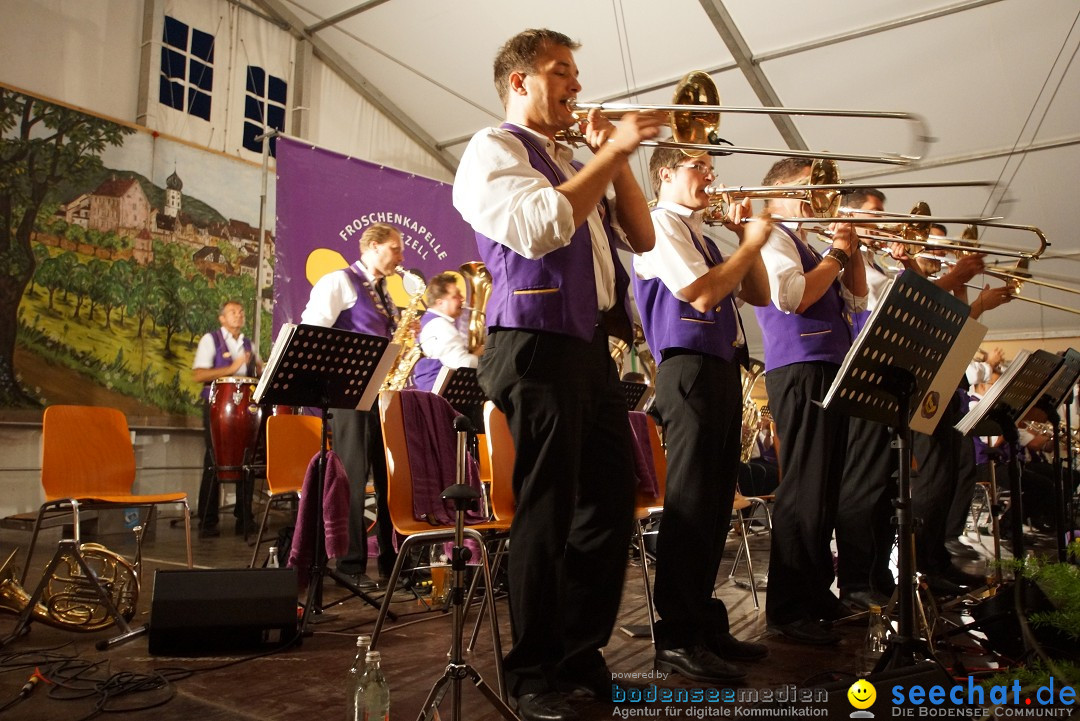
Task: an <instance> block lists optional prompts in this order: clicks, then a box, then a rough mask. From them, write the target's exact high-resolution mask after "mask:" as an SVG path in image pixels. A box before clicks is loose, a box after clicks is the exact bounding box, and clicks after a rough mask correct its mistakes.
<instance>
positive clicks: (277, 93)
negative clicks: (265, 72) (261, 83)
mask: <svg viewBox="0 0 1080 721" xmlns="http://www.w3.org/2000/svg"><path fill="white" fill-rule="evenodd" d="M287 89H288V85H287V84H286V83H285V81H284V80H282V79H281V78H275V77H274V76H273V75H271V76H270V87H269V88H268V89H267V91H266V97H267V98H269V99H270V100H273V101H274V102H275V103H280V104H282V105H285V96H286V95H287V92H286V91H287Z"/></svg>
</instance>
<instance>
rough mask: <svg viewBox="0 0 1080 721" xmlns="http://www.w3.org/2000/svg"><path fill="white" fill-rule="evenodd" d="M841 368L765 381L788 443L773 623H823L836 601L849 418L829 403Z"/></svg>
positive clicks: (784, 445) (793, 372)
mask: <svg viewBox="0 0 1080 721" xmlns="http://www.w3.org/2000/svg"><path fill="white" fill-rule="evenodd" d="M837 370H839V366H837V365H836V364H833V363H794V364H792V365H787V366H783V367H782V368H775V369H773V370H771V371H769V372H768V373H766V374H765V389H766V390H767V391H768V394H769V406H770V407H771V408H772V411H773V418H774V419H775V420H776V433H777V435H778V436H779V438H780V473H781V477H780V485H779V486H778V487H777V489H776V502H775V504H774V505H773V512H772V520H773V528H772V547H771V551H770V558H769V593H768V598H767V600H766V605H765V614H766V617H767V618H768V620H769V621H770V622H771V623H791V622H792V621H796V620H798V619H800V618H809V619H818V618H821V617H822V615H823V614H824V613H825V612H826V611H828V610H831V609H832V608H833V607H834V606H835V603H836V597H835V596H834V595H833V594H832V591H830V590H829V587H830V586H831V585H832V581H833V577H834V575H835V574H834V572H833V561H832V550H831V549H830V546H829V544H830V541H831V539H832V534H833V528H834V527H835V525H836V506H837V502H838V500H839V496H840V481H841V478H842V476H843V472H844V456H845V453H846V451H847V416H844V415H842V414H840V413H837V412H835V411H825V410H824V409H823V408H821V406H819V405H816V404H815V403H814V401H821V400H822V399H824V398H825V393H826V392H827V391H828V390H829V385H830V384H831V383H832V380H833V377H834V376H835V375H836V372H837Z"/></svg>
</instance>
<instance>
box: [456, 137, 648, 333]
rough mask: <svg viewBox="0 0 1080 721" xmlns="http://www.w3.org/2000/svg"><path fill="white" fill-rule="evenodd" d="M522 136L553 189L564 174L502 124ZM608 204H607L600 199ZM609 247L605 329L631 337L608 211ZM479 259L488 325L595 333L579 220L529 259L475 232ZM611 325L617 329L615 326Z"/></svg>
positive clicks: (587, 255)
mask: <svg viewBox="0 0 1080 721" xmlns="http://www.w3.org/2000/svg"><path fill="white" fill-rule="evenodd" d="M502 128H503V129H504V130H508V131H510V132H511V133H513V134H514V135H516V136H517V137H518V138H520V139H521V142H522V144H523V145H524V146H525V149H526V150H527V151H528V153H529V164H530V165H532V167H533V168H534V169H536V170H537V171H538V172H540V173H541V174H543V175H544V177H546V178H547V179H548V181H549V182H550V183H551V185H552V186H553V187H554V186H556V185H560V184H562V183H563V182H565V180H566V178H564V177H563V175H562V173H561V172H559V170H558V168H556V167H555V165H554V164H553V163H552V162H551V161H550V159H549V158H548V156H547V153H546V152H545V151H544V149H543V148H541V147H539V146H538V145H537V144H536V140H535V139H534V138H532V137H531V136H529V135H528V134H526V133H525V132H524V131H522V130H520V129H519V128H517V127H515V126H513V125H510V124H508V123H504V124H503V125H502ZM604 207H605V208H606V207H607V203H606V202H605V203H604ZM604 229H605V231H606V232H607V238H608V246H609V247H610V249H611V257H612V259H613V260H614V264H615V306H614V307H613V308H612V309H611V311H609V313H608V316H609V317H610V320H611V321H612V322H611V326H609V332H612V333H613V334H617V335H619V336H620V337H622V336H623V335H625V336H626V337H625V340H627V342H629V340H630V309H629V298H628V297H627V294H626V289H627V288H628V287H629V285H630V277H629V276H628V275H627V273H626V269H625V268H623V265H622V262H621V261H620V260H619V257H618V255H617V254H616V252H615V236H614V233H613V232H612V230H611V223H610V218H609V215H608V214H605V216H604ZM476 246H477V249H478V250H479V251H480V257H481V258H483V260H484V264H485V265H486V266H487V269H488V271H489V272H490V273H491V279H492V284H491V286H492V290H491V297H490V298H489V300H488V305H487V324H488V328H520V329H525V330H538V331H548V332H551V333H562V334H564V335H571V336H574V337H576V338H580V339H581V340H584V341H591V340H592V338H593V336H594V335H595V333H596V324H597V323H596V321H597V301H596V281H595V278H594V275H593V261H592V239H591V237H590V235H589V226H588V224H587V223H582V224H581V226H580V227H579V228H578V229H577V230H576V231H575V232H574V235H573V237H572V238H571V240H570V243H569V245H566V246H564V247H562V248H559V249H557V250H553V251H551V252H550V253H547V254H545V255H544V256H543V257H541V258H535V259H529V258H525V257H524V256H521V255H519V254H517V253H515V252H514V251H513V250H511V249H510V248H508V247H506V246H505V245H503V244H502V243H498V242H496V241H494V240H492V239H491V238H488V237H487V236H485V235H483V234H481V233H476ZM612 327H614V328H617V331H616V330H613V329H612Z"/></svg>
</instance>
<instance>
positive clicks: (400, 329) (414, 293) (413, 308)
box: [379, 267, 427, 391]
mask: <svg viewBox="0 0 1080 721" xmlns="http://www.w3.org/2000/svg"><path fill="white" fill-rule="evenodd" d="M397 272H398V273H399V274H400V275H401V282H402V285H403V286H404V287H405V292H406V293H408V294H409V305H408V306H406V308H405V310H403V311H401V315H400V316H399V317H398V323H397V328H396V329H395V330H394V335H393V337H392V338H390V342H391V343H397V344H398V345H399V346H401V348H400V349H399V350H398V354H397V357H396V358H394V365H393V367H392V368H391V369H390V373H389V374H387V376H386V380H384V381H383V384H382V386H381V387H380V388H379V390H380V391H400V390H402V389H403V388H405V387H406V386H407V385H408V384H409V379H410V378H411V377H412V371H413V367H414V366H415V365H416V362H417V361H418V360H420V356H421V355H422V354H421V352H420V330H419V321H420V316H421V315H422V314H423V312H424V293H425V292H426V291H427V281H426V280H424V276H423V275H421V274H420V271H418V270H405V269H404V268H401V267H398V269H397Z"/></svg>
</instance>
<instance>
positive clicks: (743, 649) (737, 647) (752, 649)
mask: <svg viewBox="0 0 1080 721" xmlns="http://www.w3.org/2000/svg"><path fill="white" fill-rule="evenodd" d="M709 648H710V650H711V651H713V653H715V654H716V655H717V656H719V657H720V658H722V659H725V660H728V661H760V660H761V659H763V658H765V657H766V656H768V655H769V647H768V646H766V645H765V644H763V643H754V642H753V641H740V640H739V639H737V638H735V637H734V636H732V635H731V634H730V633H721V634H719V635H718V636H717V637H716V638H715V639H713V642H712V644H711V645H710V647H709Z"/></svg>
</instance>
